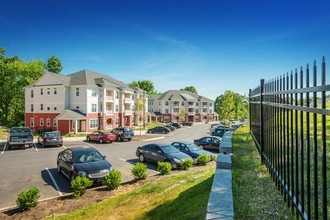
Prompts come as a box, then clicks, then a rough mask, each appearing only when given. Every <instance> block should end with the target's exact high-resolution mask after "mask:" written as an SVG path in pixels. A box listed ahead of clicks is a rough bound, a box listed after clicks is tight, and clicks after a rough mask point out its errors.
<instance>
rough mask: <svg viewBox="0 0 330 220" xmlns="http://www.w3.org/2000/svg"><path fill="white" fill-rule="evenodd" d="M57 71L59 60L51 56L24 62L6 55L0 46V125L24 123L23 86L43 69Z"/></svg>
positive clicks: (34, 79)
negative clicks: (43, 59) (45, 58)
mask: <svg viewBox="0 0 330 220" xmlns="http://www.w3.org/2000/svg"><path fill="white" fill-rule="evenodd" d="M46 70H47V71H52V72H57V73H59V72H60V71H61V70H62V64H61V62H60V60H59V59H58V58H57V57H55V56H52V57H50V58H49V59H48V60H47V62H43V61H42V60H40V59H38V60H31V61H29V62H26V61H24V60H22V59H20V58H19V57H18V56H12V57H6V56H5V49H4V48H1V47H0V93H1V95H0V125H2V126H6V127H10V126H13V125H24V111H25V109H24V87H26V86H28V85H30V84H32V83H34V82H35V81H36V80H38V79H39V78H40V77H41V76H42V75H43V74H44V72H45V71H46Z"/></svg>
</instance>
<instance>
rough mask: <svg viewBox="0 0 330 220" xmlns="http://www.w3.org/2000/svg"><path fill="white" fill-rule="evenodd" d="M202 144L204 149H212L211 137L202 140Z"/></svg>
mask: <svg viewBox="0 0 330 220" xmlns="http://www.w3.org/2000/svg"><path fill="white" fill-rule="evenodd" d="M202 142H203V146H204V148H208V149H212V138H211V137H206V138H204V139H203V141H202Z"/></svg>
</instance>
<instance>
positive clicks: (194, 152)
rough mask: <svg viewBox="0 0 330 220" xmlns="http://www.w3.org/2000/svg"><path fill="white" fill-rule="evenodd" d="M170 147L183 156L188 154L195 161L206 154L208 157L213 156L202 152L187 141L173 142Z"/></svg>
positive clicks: (207, 152)
mask: <svg viewBox="0 0 330 220" xmlns="http://www.w3.org/2000/svg"><path fill="white" fill-rule="evenodd" d="M172 145H173V146H174V147H175V148H176V149H178V150H179V151H181V152H183V153H185V154H188V155H189V156H191V157H192V158H193V159H196V158H197V157H199V156H200V155H201V154H206V155H208V156H210V157H212V156H214V154H213V153H211V152H209V151H206V150H203V149H201V148H199V147H198V146H197V145H196V144H194V143H191V142H188V141H176V142H173V143H172Z"/></svg>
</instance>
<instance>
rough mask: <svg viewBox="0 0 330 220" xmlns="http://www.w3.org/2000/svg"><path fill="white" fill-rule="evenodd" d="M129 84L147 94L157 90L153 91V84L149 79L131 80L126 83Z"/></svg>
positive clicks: (155, 92) (154, 92)
mask: <svg viewBox="0 0 330 220" xmlns="http://www.w3.org/2000/svg"><path fill="white" fill-rule="evenodd" d="M128 85H129V86H136V87H138V88H140V89H143V90H144V91H146V92H147V93H148V94H158V92H157V91H155V87H154V84H153V83H152V82H151V81H150V80H140V81H133V82H131V83H128Z"/></svg>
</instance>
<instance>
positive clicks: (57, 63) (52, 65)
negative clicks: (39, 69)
mask: <svg viewBox="0 0 330 220" xmlns="http://www.w3.org/2000/svg"><path fill="white" fill-rule="evenodd" d="M62 69H63V67H62V63H61V60H60V59H59V58H58V57H56V56H51V57H50V58H48V60H47V70H48V71H49V72H52V73H60V72H61V71H62Z"/></svg>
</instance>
